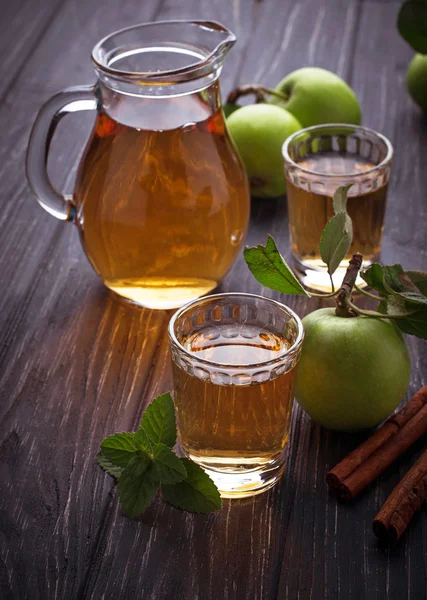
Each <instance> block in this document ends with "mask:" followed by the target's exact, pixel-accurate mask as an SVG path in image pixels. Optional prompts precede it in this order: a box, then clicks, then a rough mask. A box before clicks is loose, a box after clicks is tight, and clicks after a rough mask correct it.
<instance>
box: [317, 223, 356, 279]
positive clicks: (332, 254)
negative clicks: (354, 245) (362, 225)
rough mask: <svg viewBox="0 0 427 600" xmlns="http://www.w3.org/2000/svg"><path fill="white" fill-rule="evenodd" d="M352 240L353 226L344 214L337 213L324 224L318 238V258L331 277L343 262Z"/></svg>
mask: <svg viewBox="0 0 427 600" xmlns="http://www.w3.org/2000/svg"><path fill="white" fill-rule="evenodd" d="M352 239H353V226H352V223H351V219H350V217H349V216H348V215H347V213H345V212H339V213H337V214H336V215H334V216H333V217H332V218H331V219H329V221H328V222H327V223H326V227H325V229H324V230H323V233H322V237H321V238H320V245H319V250H320V256H321V257H322V260H323V262H324V263H325V264H326V265H327V267H328V273H329V275H333V274H334V273H335V271H336V270H337V269H338V267H339V266H340V263H341V261H342V260H344V258H345V256H346V254H347V252H348V251H349V249H350V246H351V241H352Z"/></svg>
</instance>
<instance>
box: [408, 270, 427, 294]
mask: <svg viewBox="0 0 427 600" xmlns="http://www.w3.org/2000/svg"><path fill="white" fill-rule="evenodd" d="M406 275H407V276H408V277H409V279H410V280H411V281H412V283H413V284H414V285H416V286H417V288H418V289H419V290H420V292H421V293H422V294H424V296H427V273H424V271H406Z"/></svg>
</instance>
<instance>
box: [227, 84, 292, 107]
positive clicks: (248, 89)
mask: <svg viewBox="0 0 427 600" xmlns="http://www.w3.org/2000/svg"><path fill="white" fill-rule="evenodd" d="M251 94H253V95H255V103H256V104H259V103H260V102H266V100H267V96H268V95H271V96H277V97H278V98H282V100H284V101H286V100H288V99H289V96H288V95H287V94H284V93H283V92H278V91H277V90H272V89H270V88H268V87H265V86H264V85H258V84H249V85H242V86H240V87H238V88H236V89H235V90H233V91H232V92H230V93H229V94H228V97H227V103H230V104H236V102H237V100H238V99H239V98H242V97H243V96H249V95H251Z"/></svg>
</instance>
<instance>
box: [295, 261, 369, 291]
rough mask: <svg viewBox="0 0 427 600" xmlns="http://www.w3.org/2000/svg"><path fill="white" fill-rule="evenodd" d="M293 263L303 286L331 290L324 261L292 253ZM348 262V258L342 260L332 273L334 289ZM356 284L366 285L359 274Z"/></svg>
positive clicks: (318, 289) (316, 289)
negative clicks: (301, 257)
mask: <svg viewBox="0 0 427 600" xmlns="http://www.w3.org/2000/svg"><path fill="white" fill-rule="evenodd" d="M293 263H294V266H295V271H296V275H297V277H298V279H299V280H300V282H301V283H302V284H303V285H304V287H306V288H307V289H309V290H313V291H315V292H325V293H329V292H331V291H332V287H331V278H330V277H329V275H328V272H327V270H326V266H325V263H324V262H323V261H322V260H320V259H312V260H300V259H299V258H297V257H296V256H295V255H293ZM348 263H349V261H348V260H343V261H342V262H341V264H340V266H339V267H338V269H337V270H336V271H335V273H334V274H333V275H332V279H333V282H334V286H335V289H336V290H337V289H339V288H340V287H341V284H342V280H343V279H344V275H345V272H346V271H347V267H348ZM370 264H372V262H371V261H363V265H362V266H363V268H366V267H369V265H370ZM356 285H358V286H359V287H360V288H365V287H366V283H365V282H364V281H363V279H362V278H361V277H360V276H358V277H357V279H356Z"/></svg>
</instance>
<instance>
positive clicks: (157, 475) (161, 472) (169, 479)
mask: <svg viewBox="0 0 427 600" xmlns="http://www.w3.org/2000/svg"><path fill="white" fill-rule="evenodd" d="M149 475H150V477H152V478H153V479H154V480H155V481H158V482H160V483H179V482H180V481H182V480H183V479H185V478H186V477H187V471H186V469H185V466H184V463H183V462H182V461H181V460H180V459H179V458H178V457H177V455H176V454H174V453H173V452H172V450H171V449H170V448H168V447H167V446H165V445H164V444H156V445H155V446H154V449H153V465H152V468H151V469H150V474H149Z"/></svg>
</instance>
